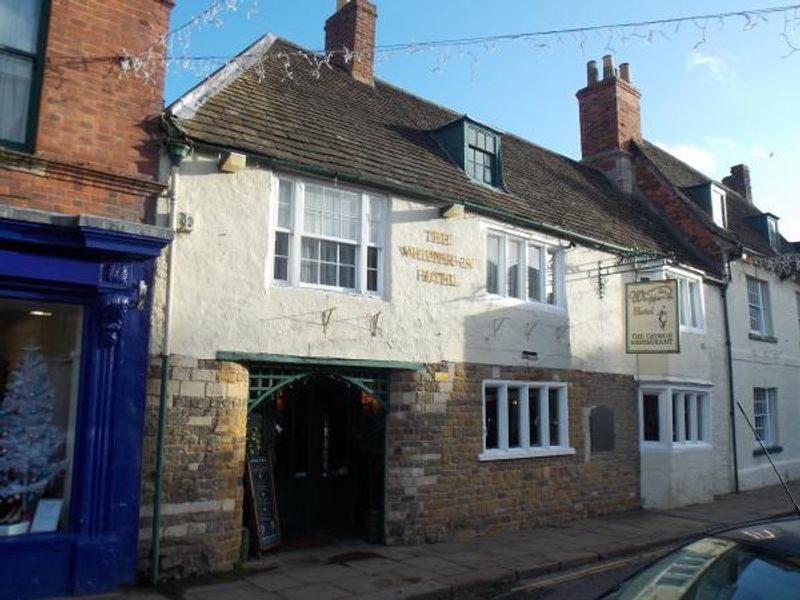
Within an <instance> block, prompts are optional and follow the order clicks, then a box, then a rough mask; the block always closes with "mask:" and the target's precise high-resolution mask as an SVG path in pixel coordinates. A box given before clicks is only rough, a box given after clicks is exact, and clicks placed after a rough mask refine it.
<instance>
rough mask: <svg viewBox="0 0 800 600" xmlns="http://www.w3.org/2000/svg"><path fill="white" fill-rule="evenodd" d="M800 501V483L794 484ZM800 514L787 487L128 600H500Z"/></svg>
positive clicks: (275, 556) (347, 556)
mask: <svg viewBox="0 0 800 600" xmlns="http://www.w3.org/2000/svg"><path fill="white" fill-rule="evenodd" d="M790 487H791V489H792V492H793V493H794V495H795V497H800V481H797V482H793V483H791V484H790ZM792 513H793V509H792V506H791V503H790V502H789V501H788V499H787V497H786V496H785V494H784V492H783V490H782V489H781V488H780V486H771V487H767V488H761V489H759V490H752V491H747V492H742V493H740V494H726V495H723V496H719V497H717V498H716V499H715V501H714V502H710V503H707V504H697V505H693V506H688V507H684V508H679V509H674V510H636V511H630V512H624V513H618V514H614V515H609V516H605V517H598V518H593V519H585V520H580V521H571V522H567V523H560V524H557V525H556V524H554V525H548V526H544V527H535V528H531V529H525V530H518V531H513V532H506V533H499V534H494V535H488V536H485V537H480V538H474V539H470V540H467V541H459V542H448V543H441V544H430V545H424V546H400V547H394V546H393V547H389V546H375V545H369V544H366V543H363V542H360V541H355V540H352V541H350V540H345V541H338V542H336V543H333V544H330V545H321V546H317V547H313V548H304V549H297V550H291V551H278V552H275V553H271V554H267V555H265V556H264V558H262V559H260V560H257V561H249V562H247V563H245V564H244V565H242V567H241V568H239V569H237V570H236V571H235V572H233V573H227V574H224V575H216V576H210V577H207V578H203V579H196V580H189V581H183V582H179V583H177V584H171V585H165V586H160V587H159V588H158V589H157V590H156V589H152V588H129V589H126V590H123V591H121V592H119V593H117V594H114V595H112V596H111V597H112V598H113V597H116V598H120V597H122V598H123V600H165V599H169V600H273V599H274V600H335V599H338V598H359V599H364V600H367V599H375V600H384V599H394V598H419V599H426V600H428V599H430V600H433V599H440V598H442V599H444V598H491V597H492V596H495V595H500V594H502V593H503V592H504V591H506V590H509V589H511V588H512V587H513V586H515V585H519V582H524V581H525V580H529V579H533V578H536V577H541V576H543V575H546V574H551V573H557V572H561V571H566V570H569V569H575V568H577V567H582V566H585V565H590V564H592V563H597V562H599V561H603V560H607V559H611V558H619V557H624V556H630V555H634V554H637V553H641V552H645V551H648V550H652V549H655V548H659V547H663V546H669V545H674V544H677V543H679V542H682V541H684V540H688V539H691V538H693V537H696V536H698V535H701V534H704V533H707V532H709V531H713V530H715V529H719V528H722V527H725V526H729V525H736V524H741V523H747V522H751V521H756V520H761V519H766V518H771V517H776V516H784V515H790V514H792Z"/></svg>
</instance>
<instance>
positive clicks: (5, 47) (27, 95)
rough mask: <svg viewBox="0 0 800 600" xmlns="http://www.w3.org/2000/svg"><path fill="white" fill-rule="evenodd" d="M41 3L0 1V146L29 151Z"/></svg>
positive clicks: (40, 53)
mask: <svg viewBox="0 0 800 600" xmlns="http://www.w3.org/2000/svg"><path fill="white" fill-rule="evenodd" d="M46 4H47V3H46V2H45V0H0V145H3V146H7V147H10V148H14V149H19V150H29V149H30V148H31V145H32V143H33V131H34V124H35V120H36V106H37V103H38V87H39V81H40V79H41V76H42V75H41V73H42V63H43V54H44V52H43V46H44V44H43V37H44V35H43V29H44V27H43V25H44V22H45V20H46V18H45V13H46Z"/></svg>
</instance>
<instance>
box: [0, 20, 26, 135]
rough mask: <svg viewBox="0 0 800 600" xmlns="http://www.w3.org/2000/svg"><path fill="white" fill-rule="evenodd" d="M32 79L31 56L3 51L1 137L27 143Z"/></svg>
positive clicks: (0, 67) (0, 58)
mask: <svg viewBox="0 0 800 600" xmlns="http://www.w3.org/2000/svg"><path fill="white" fill-rule="evenodd" d="M1 23H2V22H1V21H0V28H1V27H2V24H1ZM32 81H33V63H32V62H31V61H30V60H29V59H27V58H20V57H16V56H11V55H8V54H4V53H3V52H0V139H2V140H8V141H10V142H16V143H19V144H22V143H24V142H25V139H26V133H27V128H28V116H29V115H28V105H29V102H30V95H31V83H32Z"/></svg>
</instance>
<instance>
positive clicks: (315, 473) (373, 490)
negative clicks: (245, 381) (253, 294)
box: [247, 367, 388, 542]
mask: <svg viewBox="0 0 800 600" xmlns="http://www.w3.org/2000/svg"><path fill="white" fill-rule="evenodd" d="M250 380H251V401H250V408H249V416H248V433H247V437H248V453H249V454H255V453H260V454H262V455H268V456H269V457H270V459H271V462H272V464H273V472H274V477H275V492H276V501H277V506H278V518H279V521H280V530H281V534H282V537H283V539H284V540H293V539H299V538H305V539H308V538H317V539H321V540H323V541H324V539H325V538H326V537H334V538H342V537H353V538H361V539H367V540H368V541H372V542H381V541H382V538H383V528H382V523H383V518H382V517H383V469H384V427H385V401H386V391H387V388H388V381H386V376H385V375H375V374H371V373H364V372H352V373H350V372H342V371H340V370H336V371H334V370H328V369H324V368H320V369H313V370H301V369H287V368H285V367H284V368H281V369H279V370H278V371H275V370H270V369H269V368H265V367H255V368H253V367H251V369H250Z"/></svg>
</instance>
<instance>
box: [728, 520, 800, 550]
mask: <svg viewBox="0 0 800 600" xmlns="http://www.w3.org/2000/svg"><path fill="white" fill-rule="evenodd" d="M714 537H718V538H723V539H726V540H731V541H734V542H738V543H740V544H743V545H745V546H750V547H752V548H757V549H759V550H764V551H767V552H775V553H780V554H788V555H792V556H797V557H800V517H791V518H787V519H780V520H771V521H764V522H763V523H755V524H752V525H745V526H744V527H737V528H735V529H730V530H727V531H724V532H721V533H717V534H714Z"/></svg>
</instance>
